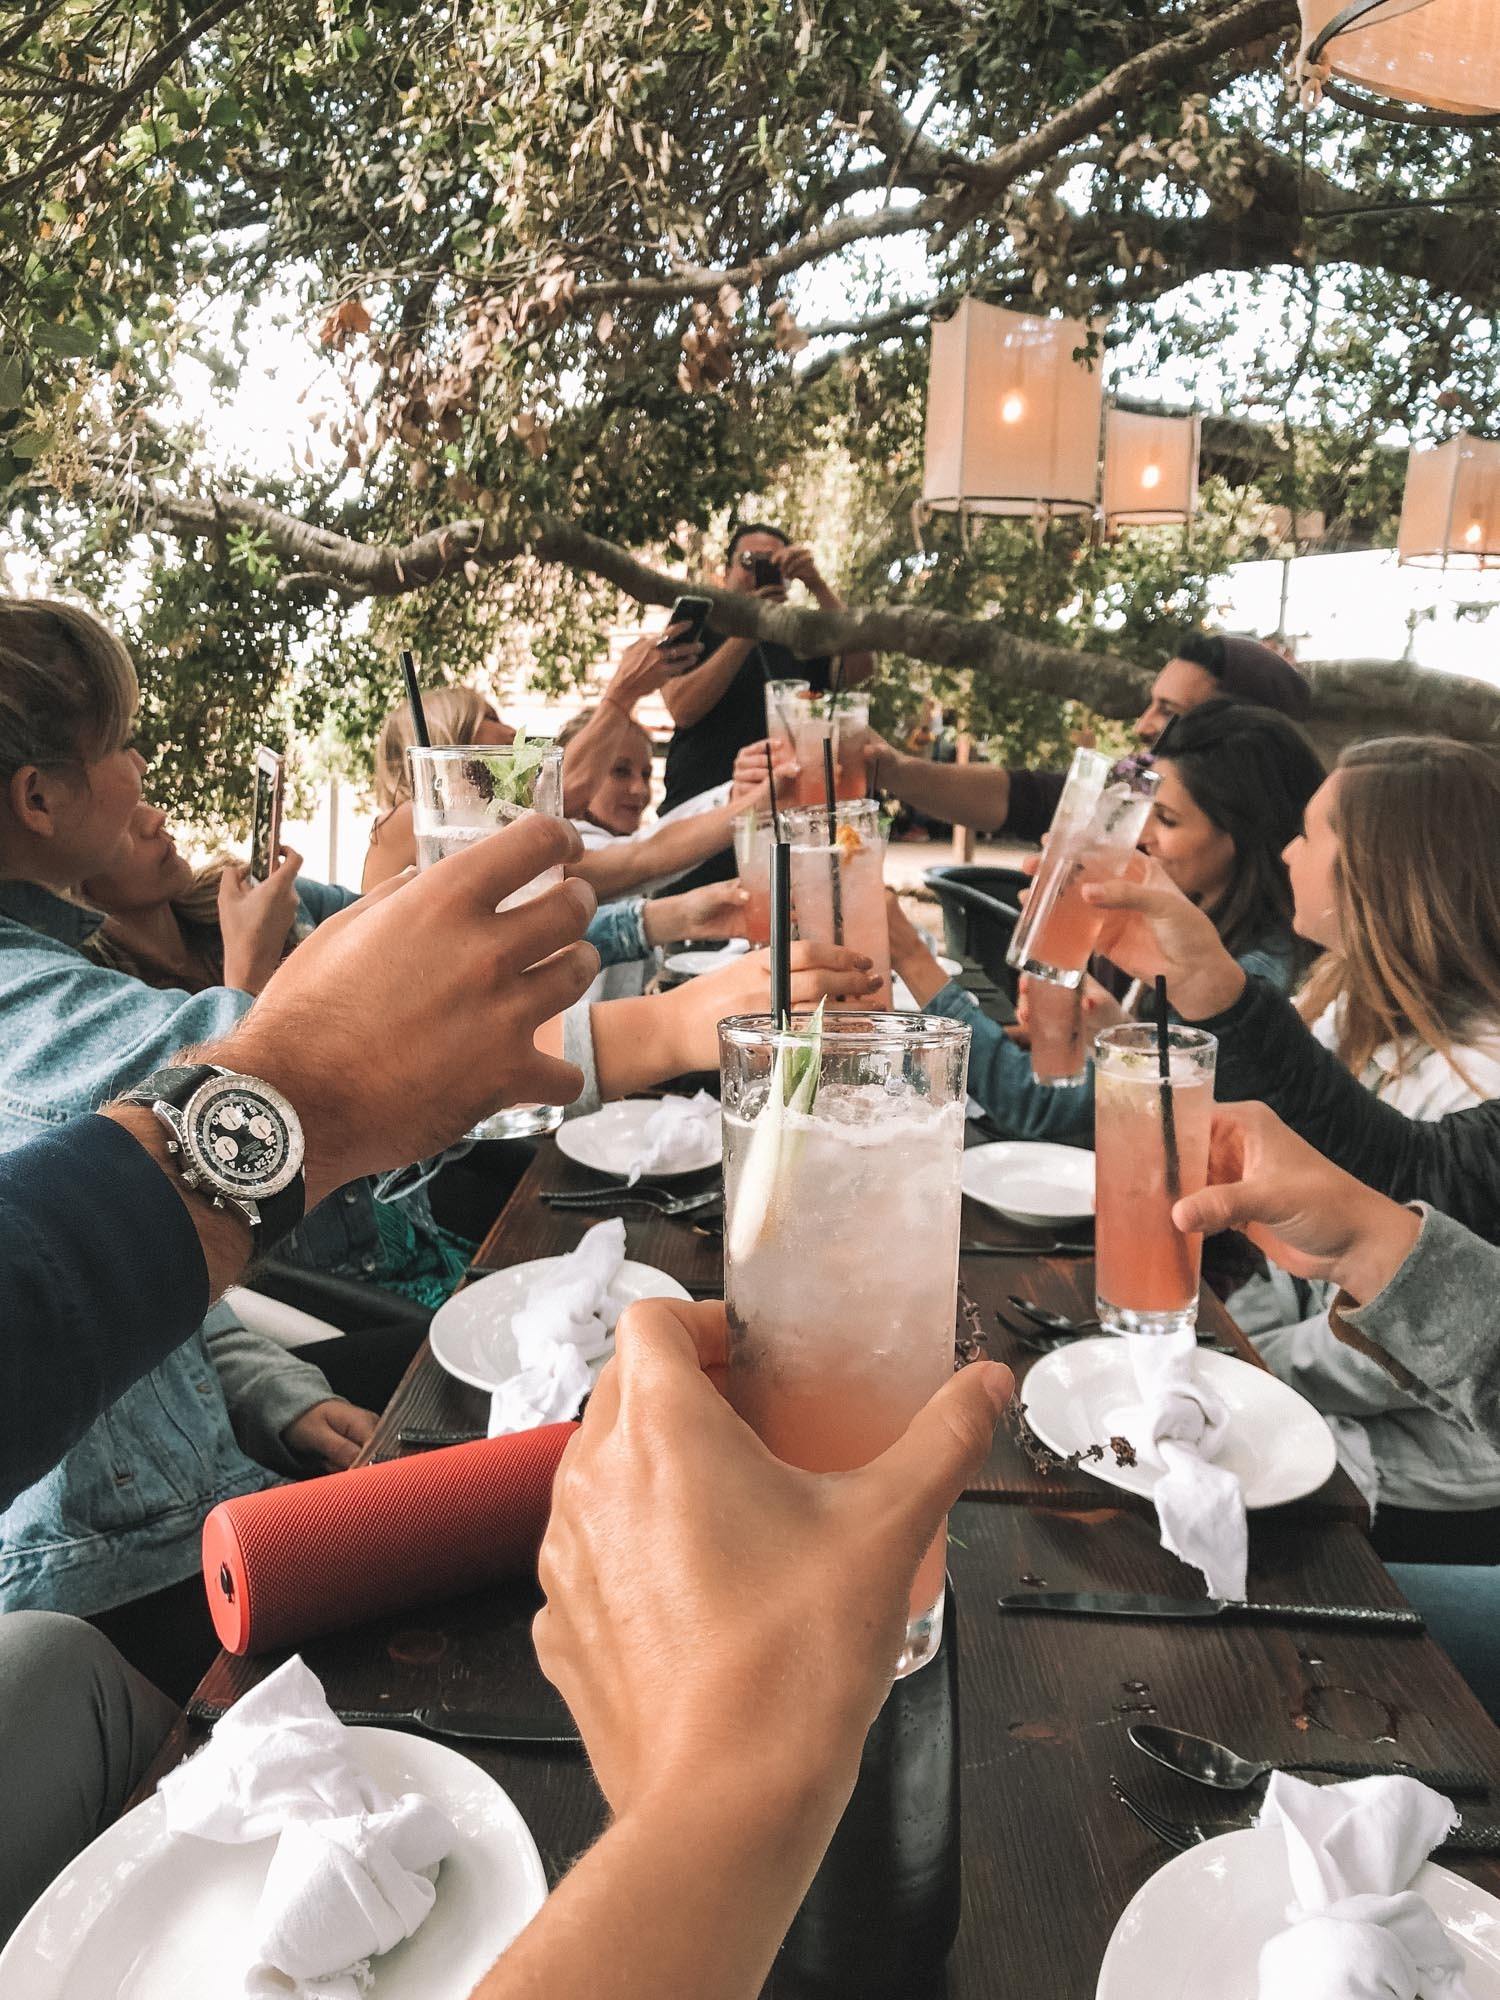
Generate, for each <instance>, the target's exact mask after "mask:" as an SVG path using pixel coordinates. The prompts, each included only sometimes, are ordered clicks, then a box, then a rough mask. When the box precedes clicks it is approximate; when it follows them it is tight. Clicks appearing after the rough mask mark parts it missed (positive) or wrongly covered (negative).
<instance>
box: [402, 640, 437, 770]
mask: <svg viewBox="0 0 1500 2000" xmlns="http://www.w3.org/2000/svg"><path fill="white" fill-rule="evenodd" d="M401 671H402V673H403V674H404V675H405V676H406V699H407V700H408V701H409V702H410V703H411V726H412V728H413V730H414V731H415V732H416V738H417V742H418V743H419V744H420V745H421V747H422V748H423V749H424V750H430V749H431V748H432V738H431V737H430V736H429V735H428V734H427V717H426V716H425V715H424V714H423V713H422V690H421V689H420V688H419V687H418V686H417V663H416V661H415V660H414V659H413V658H412V654H411V648H410V646H403V647H402V648H401Z"/></svg>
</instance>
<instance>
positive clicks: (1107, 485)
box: [1104, 410, 1198, 533]
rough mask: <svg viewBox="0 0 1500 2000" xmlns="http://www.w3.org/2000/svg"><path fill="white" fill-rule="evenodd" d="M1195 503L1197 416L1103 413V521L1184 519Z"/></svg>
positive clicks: (1116, 524) (1111, 525) (1132, 523)
mask: <svg viewBox="0 0 1500 2000" xmlns="http://www.w3.org/2000/svg"><path fill="white" fill-rule="evenodd" d="M1197 504H1198V419H1197V418H1196V417H1195V416H1188V417H1156V416H1147V415H1144V414H1142V413H1141V412H1139V411H1136V410H1107V411H1106V412H1105V415H1104V525H1105V528H1106V530H1107V531H1109V532H1111V533H1112V532H1113V531H1114V530H1115V529H1116V528H1129V527H1149V526H1152V525H1157V524H1161V523H1168V522H1173V521H1190V520H1191V519H1192V518H1193V511H1194V509H1195V508H1196V506H1197Z"/></svg>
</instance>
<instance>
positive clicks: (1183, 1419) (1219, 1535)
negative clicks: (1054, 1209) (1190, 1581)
mask: <svg viewBox="0 0 1500 2000" xmlns="http://www.w3.org/2000/svg"><path fill="white" fill-rule="evenodd" d="M1124 1338H1125V1339H1126V1341H1127V1342H1128V1343H1129V1351H1130V1360H1131V1368H1132V1370H1133V1372H1134V1375H1135V1386H1136V1393H1137V1395H1138V1397H1139V1399H1140V1400H1139V1401H1138V1402H1136V1403H1134V1404H1132V1405H1131V1406H1130V1407H1129V1408H1127V1409H1123V1410H1120V1411H1118V1412H1117V1413H1116V1414H1115V1415H1114V1416H1112V1417H1111V1418H1110V1419H1109V1423H1110V1428H1111V1429H1112V1430H1114V1431H1116V1432H1118V1433H1119V1434H1120V1435H1121V1436H1123V1437H1126V1438H1128V1439H1129V1440H1130V1442H1131V1443H1132V1444H1133V1445H1134V1446H1135V1449H1136V1456H1137V1458H1138V1459H1139V1460H1140V1462H1141V1463H1142V1464H1145V1465H1153V1466H1155V1465H1159V1466H1161V1467H1162V1468H1163V1474H1162V1477H1161V1478H1160V1479H1158V1480H1157V1482H1156V1486H1155V1488H1154V1490H1153V1492H1152V1496H1151V1497H1152V1499H1153V1500H1154V1502H1155V1503H1156V1519H1157V1524H1158V1526H1159V1527H1160V1529H1161V1545H1162V1547H1163V1548H1164V1549H1166V1550H1167V1552H1168V1553H1169V1554H1170V1555H1174V1556H1178V1557H1180V1558H1181V1560H1182V1561H1183V1562H1185V1563H1190V1564H1191V1565H1192V1567H1193V1568H1194V1569H1196V1570H1199V1571H1201V1572H1202V1575H1203V1580H1204V1582H1205V1584H1206V1585H1207V1586H1208V1594H1209V1596H1210V1597H1226V1598H1242V1597H1243V1596H1244V1595H1245V1569H1246V1565H1247V1563H1248V1560H1249V1533H1248V1530H1247V1528H1246V1525H1245V1495H1244V1493H1243V1491H1242V1490H1241V1487H1240V1482H1239V1480H1238V1479H1237V1478H1236V1477H1235V1475H1234V1474H1233V1473H1232V1472H1230V1471H1229V1470H1228V1468H1227V1467H1225V1466H1222V1465H1215V1464H1213V1462H1212V1461H1213V1459H1214V1458H1215V1457H1216V1456H1217V1454H1218V1451H1219V1449H1220V1447H1221V1446H1222V1444H1223V1442H1224V1437H1225V1433H1226V1431H1227V1428H1228V1423H1229V1412H1228V1409H1227V1408H1226V1406H1225V1404H1224V1400H1223V1398H1222V1397H1221V1396H1217V1395H1215V1393H1214V1392H1213V1390H1212V1389H1210V1388H1208V1387H1206V1386H1205V1384H1203V1383H1202V1382H1200V1381H1198V1380H1197V1367H1198V1343H1197V1340H1196V1338H1195V1336H1194V1335H1193V1333H1192V1331H1191V1330H1188V1331H1185V1332H1182V1333H1166V1334H1155V1333H1128V1334H1126V1335H1125V1336H1124Z"/></svg>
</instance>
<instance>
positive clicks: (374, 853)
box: [361, 687, 516, 891]
mask: <svg viewBox="0 0 1500 2000" xmlns="http://www.w3.org/2000/svg"><path fill="white" fill-rule="evenodd" d="M422 715H423V719H424V720H425V722H426V724H427V732H428V737H429V739H430V740H431V741H432V742H433V743H485V744H489V745H490V746H491V747H492V748H496V749H500V748H503V747H504V746H505V745H506V744H507V743H514V741H515V740H516V732H515V731H514V730H513V729H512V728H511V726H510V724H509V723H507V722H502V721H501V720H500V717H499V715H498V714H497V713H496V711H495V704H494V703H493V702H492V701H491V700H490V698H489V696H488V695H486V694H482V693H481V692H480V691H479V689H478V688H471V687H438V688H432V689H430V690H429V691H428V692H427V693H426V694H424V695H423V697H422ZM416 740H417V733H416V729H415V728H414V726H413V724H412V719H411V705H410V703H408V702H404V701H403V702H402V703H401V704H400V706H399V707H397V708H393V709H392V710H391V712H390V714H389V715H388V716H387V717H386V719H385V721H384V722H383V723H382V724H381V727H380V734H379V736H378V737H377V738H376V739H375V804H376V807H377V808H378V811H377V815H376V820H375V824H374V826H373V828H372V829H371V832H370V850H369V852H368V854H366V856H365V872H364V876H363V878H362V881H361V887H363V888H364V889H365V890H367V891H368V890H370V889H376V888H379V886H380V884H381V883H382V882H388V881H389V880H390V878H391V877H392V876H393V875H399V874H400V873H401V870H402V869H403V868H410V867H411V866H412V865H413V864H414V862H415V861H416V858H417V840H416V835H415V834H414V833H413V832H412V824H411V776H410V773H409V772H408V770H407V766H406V753H407V751H408V750H409V749H410V748H411V747H412V745H413V744H414V743H415V742H416Z"/></svg>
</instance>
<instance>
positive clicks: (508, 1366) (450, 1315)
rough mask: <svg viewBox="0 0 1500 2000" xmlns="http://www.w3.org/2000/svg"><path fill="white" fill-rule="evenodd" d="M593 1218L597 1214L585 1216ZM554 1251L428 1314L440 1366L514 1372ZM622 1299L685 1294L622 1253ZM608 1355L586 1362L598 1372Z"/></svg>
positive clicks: (500, 1375)
mask: <svg viewBox="0 0 1500 2000" xmlns="http://www.w3.org/2000/svg"><path fill="white" fill-rule="evenodd" d="M585 1219H586V1220H593V1219H596V1218H585ZM561 1261H562V1260H561V1258H559V1257H533V1258H532V1259H531V1260H530V1262H529V1263H525V1264H512V1265H511V1267H510V1269H509V1270H508V1271H496V1272H495V1273H494V1274H493V1275H492V1276H490V1277H488V1278H481V1279H480V1280H479V1282H478V1284H475V1285H466V1286H465V1287H464V1289H463V1290H462V1291H461V1292H455V1293H454V1295H453V1297H452V1298H451V1299H449V1300H448V1302H447V1304H446V1305H443V1306H440V1307H439V1308H438V1310H437V1312H436V1313H434V1314H433V1319H432V1325H431V1326H430V1327H429V1328H428V1331H427V1338H428V1339H429V1340H430V1341H431V1343H432V1352H433V1354H434V1356H435V1357H436V1359H437V1362H438V1365H439V1367H441V1368H446V1369H447V1371H448V1373H449V1374H450V1375H456V1376H457V1377H458V1379H459V1381H460V1382H468V1383H471V1384H472V1385H473V1387H474V1388H476V1389H483V1390H485V1391H486V1392H490V1391H492V1390H495V1389H498V1388H499V1386H500V1384H501V1383H502V1382H508V1381H509V1380H510V1378H511V1376H512V1375H514V1374H515V1373H516V1344H515V1341H514V1340H513V1339H512V1338H511V1331H510V1322H511V1315H512V1314H513V1313H515V1312H518V1311H519V1310H520V1308H521V1307H522V1306H524V1305H525V1304H526V1302H527V1299H528V1298H529V1297H530V1295H531V1287H532V1285H533V1284H534V1283H535V1282H536V1279H537V1276H538V1274H539V1273H540V1272H542V1271H546V1270H548V1269H550V1268H551V1266H552V1265H554V1264H558V1263H561ZM610 1292H611V1295H612V1296H613V1297H614V1298H616V1299H618V1300H619V1301H620V1303H621V1304H622V1305H634V1303H635V1301H636V1300H637V1299H686V1298H690V1297H691V1296H692V1295H691V1293H689V1292H686V1291H684V1290H683V1288H682V1286H681V1285H679V1284H678V1282H677V1280H676V1279H675V1278H669V1277H668V1276H667V1274H666V1272H665V1271H658V1270H657V1269H656V1268H655V1266H654V1265H651V1264H632V1263H631V1262H630V1260H629V1259H628V1258H627V1259H626V1261H625V1262H624V1263H623V1264H622V1265H621V1266H620V1275H619V1277H618V1278H616V1279H615V1282H614V1284H613V1285H612V1286H611V1287H610ZM608 1359H609V1356H608V1355H603V1356H601V1357H600V1359H599V1360H598V1361H596V1362H593V1363H591V1364H590V1369H589V1372H590V1374H591V1375H593V1376H595V1377H597V1376H598V1373H599V1370H600V1369H601V1368H602V1367H603V1366H604V1363H605V1361H607V1360H608ZM7 2000H8V1996H7Z"/></svg>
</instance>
